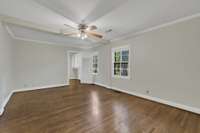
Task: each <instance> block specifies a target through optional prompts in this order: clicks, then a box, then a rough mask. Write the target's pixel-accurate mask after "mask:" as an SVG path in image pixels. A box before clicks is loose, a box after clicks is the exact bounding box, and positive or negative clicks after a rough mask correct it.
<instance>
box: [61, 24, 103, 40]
mask: <svg viewBox="0 0 200 133" xmlns="http://www.w3.org/2000/svg"><path fill="white" fill-rule="evenodd" d="M64 25H65V26H66V27H68V28H70V29H72V30H70V31H67V32H66V31H62V34H64V35H65V36H69V37H78V38H80V39H82V40H84V39H86V38H89V39H95V40H103V34H102V33H99V32H97V31H96V30H97V26H95V25H91V26H88V25H87V24H84V23H81V24H79V25H78V26H77V27H73V26H70V25H67V24H64Z"/></svg>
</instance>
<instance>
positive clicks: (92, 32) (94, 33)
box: [86, 31, 103, 39]
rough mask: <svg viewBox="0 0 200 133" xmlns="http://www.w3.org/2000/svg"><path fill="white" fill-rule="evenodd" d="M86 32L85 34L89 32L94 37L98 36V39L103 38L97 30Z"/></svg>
mask: <svg viewBox="0 0 200 133" xmlns="http://www.w3.org/2000/svg"><path fill="white" fill-rule="evenodd" d="M86 33H87V34H89V35H92V36H94V37H97V38H100V39H102V38H103V35H102V34H100V33H98V32H94V31H87V32H86Z"/></svg>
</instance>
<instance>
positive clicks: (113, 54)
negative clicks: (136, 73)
mask: <svg viewBox="0 0 200 133" xmlns="http://www.w3.org/2000/svg"><path fill="white" fill-rule="evenodd" d="M125 50H128V51H129V53H128V69H127V71H128V75H127V76H122V75H121V70H122V69H121V62H122V51H125ZM115 52H120V75H115V74H114V69H115V66H114V63H115ZM111 54H112V65H111V67H112V68H111V71H112V78H115V79H130V78H131V68H130V64H131V62H130V61H131V60H130V58H131V56H130V55H131V50H130V46H129V45H125V46H120V47H114V48H112V50H111Z"/></svg>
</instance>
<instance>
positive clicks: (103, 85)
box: [94, 82, 111, 89]
mask: <svg viewBox="0 0 200 133" xmlns="http://www.w3.org/2000/svg"><path fill="white" fill-rule="evenodd" d="M94 84H95V85H98V86H102V87H105V88H108V89H111V87H110V86H108V85H105V84H102V83H97V82H95V83H94Z"/></svg>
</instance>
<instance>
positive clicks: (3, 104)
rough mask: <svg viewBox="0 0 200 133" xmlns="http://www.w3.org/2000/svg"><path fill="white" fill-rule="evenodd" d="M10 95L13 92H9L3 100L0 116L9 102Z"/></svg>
mask: <svg viewBox="0 0 200 133" xmlns="http://www.w3.org/2000/svg"><path fill="white" fill-rule="evenodd" d="M12 94H13V92H12V91H11V92H10V93H9V95H8V96H7V97H6V98H5V100H4V102H3V103H2V105H1V108H0V115H2V114H3V112H4V110H5V107H6V105H7V103H8V101H9V100H10V98H11V96H12Z"/></svg>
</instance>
